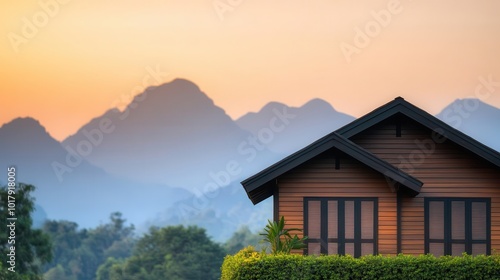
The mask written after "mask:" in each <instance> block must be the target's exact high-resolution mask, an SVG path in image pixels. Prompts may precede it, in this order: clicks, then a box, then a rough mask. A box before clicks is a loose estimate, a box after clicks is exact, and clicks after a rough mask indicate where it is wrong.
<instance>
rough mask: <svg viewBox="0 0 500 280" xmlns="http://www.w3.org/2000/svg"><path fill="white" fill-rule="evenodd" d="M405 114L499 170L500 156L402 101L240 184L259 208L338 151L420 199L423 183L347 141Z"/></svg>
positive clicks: (369, 115)
mask: <svg viewBox="0 0 500 280" xmlns="http://www.w3.org/2000/svg"><path fill="white" fill-rule="evenodd" d="M397 114H402V115H404V116H406V117H408V118H410V119H412V120H414V121H416V122H417V123H420V124H421V125H423V126H425V127H427V128H429V129H431V130H433V131H435V132H437V133H439V134H441V135H442V136H444V137H446V139H448V140H450V141H452V142H454V143H456V144H458V145H459V146H461V147H463V148H465V149H467V150H469V151H471V152H472V153H474V154H476V155H477V156H479V157H481V158H483V159H485V160H487V161H488V162H490V163H492V164H493V165H495V166H498V167H500V153H498V152H497V151H495V150H493V149H491V148H489V147H488V146H486V145H484V144H482V143H480V142H479V141H477V140H474V139H473V138H471V137H469V136H467V135H466V134H464V133H462V132H460V131H458V130H457V129H455V128H453V127H451V126H449V125H448V124H446V123H444V122H443V121H441V120H439V119H437V118H436V117H434V116H432V115H430V114H429V113H427V112H425V111H424V110H422V109H420V108H418V107H416V106H415V105H413V104H411V103H409V102H407V101H405V100H404V99H403V98H401V97H397V98H395V99H394V100H393V101H391V102H389V103H387V104H385V105H383V106H381V107H379V108H377V109H375V110H373V111H372V112H370V113H368V114H366V115H364V116H363V117H360V118H358V119H357V120H355V121H353V122H351V123H349V124H347V125H345V126H343V127H341V128H340V129H338V130H336V131H335V132H332V133H330V134H328V135H326V136H325V137H323V138H321V139H319V140H317V141H316V142H314V143H312V144H310V145H309V146H307V147H305V148H303V149H302V150H300V151H298V152H296V153H294V154H292V155H290V156H288V157H286V158H284V159H283V160H281V161H279V162H277V163H275V164H273V165H271V166H269V167H268V168H266V169H264V170H262V171H261V172H259V173H257V174H255V175H254V176H252V177H250V178H248V179H246V180H244V181H243V182H241V184H242V185H243V187H244V188H245V190H246V192H247V195H248V197H249V198H250V200H251V201H252V202H253V203H254V204H257V203H259V202H261V201H262V200H264V199H266V198H268V197H270V196H271V195H273V194H274V190H275V186H276V183H275V182H276V179H277V178H278V177H279V176H280V175H282V174H284V173H286V172H288V171H290V170H291V169H293V168H295V167H297V166H299V165H301V164H303V163H305V162H306V161H308V160H310V159H312V158H314V157H316V156H318V155H319V154H321V153H323V152H325V151H328V150H329V149H332V148H335V149H337V150H340V151H342V152H344V153H345V154H347V155H349V156H351V157H352V158H354V159H356V160H358V161H360V162H362V163H363V164H365V165H366V166H368V167H370V168H372V169H374V170H376V171H378V172H380V173H382V174H383V175H385V176H386V177H388V178H390V179H392V180H393V181H394V182H395V183H397V184H399V185H401V186H403V187H406V190H407V191H408V192H409V194H410V195H417V194H418V193H419V191H420V188H421V187H422V185H423V183H422V182H421V181H419V180H418V179H416V178H414V177H412V176H410V175H409V174H407V173H405V172H403V171H401V170H399V169H398V168H396V167H395V166H393V165H391V164H389V163H388V162H386V161H384V160H382V159H380V158H378V157H376V156H375V155H373V154H372V153H370V152H368V151H366V150H365V149H363V148H361V147H360V146H358V145H356V144H354V143H353V142H351V141H350V140H348V138H351V137H352V136H354V135H356V134H358V133H360V132H362V131H364V130H366V129H368V128H370V127H372V126H374V125H376V124H378V123H380V122H382V121H384V120H386V119H388V118H390V117H393V116H395V115H397Z"/></svg>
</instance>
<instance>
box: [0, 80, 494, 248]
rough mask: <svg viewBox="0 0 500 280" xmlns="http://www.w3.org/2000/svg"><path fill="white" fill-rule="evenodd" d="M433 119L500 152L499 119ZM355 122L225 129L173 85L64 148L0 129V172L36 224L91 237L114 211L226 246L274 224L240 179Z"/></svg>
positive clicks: (316, 109) (232, 123)
mask: <svg viewBox="0 0 500 280" xmlns="http://www.w3.org/2000/svg"><path fill="white" fill-rule="evenodd" d="M387 101H388V100H381V105H382V104H383V103H384V102H387ZM459 108H462V109H461V110H462V111H460V110H459ZM464 110H465V111H464ZM437 117H439V118H440V119H442V120H444V121H445V122H447V123H449V124H450V125H452V126H455V127H456V128H458V129H460V130H462V131H464V132H465V133H467V134H469V135H470V136H472V137H474V138H476V139H478V140H479V141H481V142H483V143H485V144H486V145H489V146H490V147H492V148H494V149H496V150H500V141H499V140H500V130H499V129H498V128H499V124H498V123H497V120H499V119H500V109H498V108H495V107H492V106H490V105H487V104H485V103H483V102H481V101H479V100H473V99H464V100H456V101H455V102H453V103H452V104H450V105H449V106H447V107H446V108H444V109H443V110H442V112H441V113H440V114H438V115H437ZM352 120H354V118H353V117H352V116H349V115H346V114H344V113H341V112H337V111H336V110H335V109H334V108H333V107H332V106H331V105H330V104H328V103H327V102H325V101H323V100H320V99H313V100H311V101H310V102H308V103H306V104H304V105H303V106H301V107H298V108H294V107H289V106H287V105H285V104H281V103H277V102H271V103H269V104H267V105H266V106H264V107H263V108H262V109H261V110H260V111H259V112H256V113H248V114H246V115H244V116H242V117H241V118H239V119H237V120H232V119H231V118H230V117H229V116H228V115H227V114H226V113H225V112H224V110H223V109H222V108H219V107H217V106H215V105H214V103H213V102H212V100H211V99H210V98H209V97H208V96H207V95H206V94H205V93H203V92H201V91H200V89H199V88H198V87H197V86H196V85H195V84H193V83H192V82H190V81H187V80H183V79H176V80H174V81H172V82H170V83H167V84H163V85H161V86H157V87H150V88H148V89H147V90H146V91H145V92H144V93H142V94H141V95H138V96H136V97H135V99H134V100H133V101H132V102H131V103H130V104H129V105H128V107H127V108H126V109H125V110H123V111H120V110H118V109H116V108H112V109H110V110H109V111H107V112H105V113H104V114H103V115H101V116H97V117H96V118H94V119H92V120H91V121H90V122H89V123H87V124H86V125H84V126H83V127H81V128H80V129H79V130H78V131H77V133H76V134H74V135H71V136H70V137H68V138H67V139H65V140H64V141H62V143H61V142H58V141H56V140H54V139H53V138H52V137H51V136H50V135H49V134H48V133H47V132H46V130H45V128H44V127H43V126H42V125H41V124H40V123H39V122H38V121H36V120H34V119H32V118H19V119H15V120H13V121H11V122H9V123H7V124H5V125H3V126H2V127H1V128H0V166H3V167H5V170H6V167H8V166H10V165H15V166H16V167H17V177H18V181H22V182H27V183H31V184H34V185H36V186H37V191H36V193H35V198H36V202H37V204H38V205H40V206H41V210H40V211H39V213H38V216H37V217H41V218H43V217H44V215H43V214H44V213H46V216H47V217H48V218H49V219H65V220H71V221H75V222H77V223H78V224H80V225H81V226H83V227H91V226H95V225H97V224H99V223H100V222H104V221H106V220H107V217H108V215H109V214H110V213H111V212H113V211H121V212H122V213H124V216H125V217H126V218H127V219H128V220H129V221H130V222H132V223H134V224H135V225H136V226H138V228H139V229H141V228H142V229H144V228H145V227H146V226H150V225H168V224H177V223H182V224H198V225H200V226H203V227H205V228H207V229H208V232H209V234H210V235H212V236H213V237H214V238H215V239H216V240H223V239H225V238H227V237H229V236H230V234H231V233H232V232H233V231H234V230H235V229H237V228H238V227H239V226H240V225H242V224H247V225H249V226H250V227H251V228H252V229H255V230H257V229H261V228H262V227H263V226H264V224H265V222H266V220H267V219H268V218H270V217H271V216H272V202H271V200H268V201H265V202H264V203H261V204H259V205H258V206H253V205H252V204H251V202H250V201H249V200H248V198H247V197H246V194H245V193H244V191H243V188H242V187H241V185H239V182H240V181H241V180H242V179H244V178H246V177H248V176H250V175H252V174H254V173H255V172H258V171H259V170H261V169H263V168H265V167H267V165H269V164H271V163H273V162H275V161H277V160H279V159H281V158H282V157H284V156H286V155H288V154H290V153H292V152H294V151H296V150H298V149H300V148H302V147H303V146H305V145H307V144H309V143H310V142H312V141H314V140H316V139H318V138H320V137H321V136H323V135H325V134H327V133H329V132H331V131H333V130H335V129H337V128H339V127H340V126H342V125H344V124H346V123H348V122H350V121H352ZM5 180H6V178H5V176H0V183H1V184H5Z"/></svg>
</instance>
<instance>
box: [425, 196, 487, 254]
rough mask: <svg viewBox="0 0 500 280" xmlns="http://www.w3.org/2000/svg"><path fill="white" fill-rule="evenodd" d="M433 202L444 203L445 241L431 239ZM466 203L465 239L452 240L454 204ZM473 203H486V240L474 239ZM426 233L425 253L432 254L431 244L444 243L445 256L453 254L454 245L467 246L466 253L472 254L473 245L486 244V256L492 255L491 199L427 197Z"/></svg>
mask: <svg viewBox="0 0 500 280" xmlns="http://www.w3.org/2000/svg"><path fill="white" fill-rule="evenodd" d="M433 201H439V202H443V210H444V225H443V226H444V236H443V239H430V236H429V235H430V232H429V231H430V226H429V215H430V213H429V212H430V211H429V204H430V202H433ZM454 201H459V202H464V203H465V217H464V218H465V237H464V239H452V225H451V215H452V214H451V209H452V202H454ZM473 202H480V203H486V240H473V239H472V209H471V205H472V203H473ZM424 231H425V236H424V238H425V253H426V254H428V253H430V252H429V251H430V250H429V246H430V243H443V245H444V255H451V254H452V250H451V248H452V244H465V252H466V253H467V254H469V255H471V254H472V244H486V255H491V198H461V197H426V198H424Z"/></svg>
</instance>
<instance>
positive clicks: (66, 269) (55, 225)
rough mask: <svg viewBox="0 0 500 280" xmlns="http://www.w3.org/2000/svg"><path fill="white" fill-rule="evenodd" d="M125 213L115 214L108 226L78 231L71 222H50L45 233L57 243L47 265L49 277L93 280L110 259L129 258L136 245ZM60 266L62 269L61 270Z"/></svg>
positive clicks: (131, 227)
mask: <svg viewBox="0 0 500 280" xmlns="http://www.w3.org/2000/svg"><path fill="white" fill-rule="evenodd" d="M125 222H126V220H125V219H123V218H122V214H121V213H118V212H116V213H112V214H111V215H110V221H109V223H107V224H104V225H100V226H98V227H96V228H94V229H88V230H87V229H82V230H79V229H78V225H77V224H76V223H74V222H69V221H47V222H46V223H45V224H44V226H43V231H44V232H46V233H47V234H49V235H50V237H51V239H52V240H53V244H54V246H53V254H54V259H53V261H52V262H51V263H49V264H47V265H45V271H46V272H45V275H44V276H45V278H46V279H48V280H50V279H54V280H55V279H68V280H93V279H95V277H96V272H97V269H98V268H99V266H100V265H101V264H103V263H104V262H105V261H106V260H107V259H108V258H116V259H121V258H127V257H129V256H130V255H131V254H132V248H133V246H134V242H135V241H134V239H133V233H134V226H133V225H131V226H126V225H125ZM58 266H59V267H58Z"/></svg>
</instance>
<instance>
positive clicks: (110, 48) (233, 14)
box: [0, 0, 500, 140]
mask: <svg viewBox="0 0 500 280" xmlns="http://www.w3.org/2000/svg"><path fill="white" fill-rule="evenodd" d="M352 2H354V1H347V0H345V1H330V0H322V1H299V0H287V1H285V0H274V1H244V0H215V1H214V0H203V1H199V0H195V1H180V0H179V1H177V0H174V1H168V0H162V1H159V0H151V1H130V0H121V1H116V0H108V1H95V0H90V1H79V0H64V1H63V0H59V1H56V0H40V1H17V2H16V1H14V2H12V1H2V2H1V3H0V22H1V25H0V34H3V37H2V38H3V40H0V61H1V64H0V65H1V67H0V77H1V78H0V79H1V80H0V81H1V82H0V94H1V96H0V125H1V124H3V123H6V122H8V121H10V120H12V119H13V118H15V117H19V116H32V117H34V118H36V119H38V120H40V122H41V123H42V124H43V125H44V126H45V127H46V128H47V130H48V131H49V132H50V133H51V135H52V136H53V137H55V138H56V139H58V140H62V139H64V138H65V137H67V136H68V135H69V134H71V133H74V132H75V131H76V130H77V129H78V128H79V127H80V126H81V125H83V124H85V123H86V122H88V121H89V120H90V119H91V118H93V117H96V116H98V115H100V114H102V113H103V112H105V111H106V110H107V109H109V108H110V107H112V106H114V105H117V104H123V102H120V100H121V99H125V100H127V99H128V96H130V95H131V94H136V93H137V87H138V86H142V84H143V80H144V79H145V78H147V77H148V75H150V74H149V73H150V72H151V70H147V69H159V71H160V72H163V73H168V75H164V74H162V75H160V76H159V77H157V79H148V80H147V81H146V83H147V84H149V85H154V84H157V83H158V82H168V81H170V80H172V79H174V78H176V77H182V78H186V79H189V80H191V81H193V82H194V83H196V84H198V85H199V86H200V88H201V89H202V90H203V91H204V92H205V93H207V94H208V95H209V96H210V97H211V98H212V99H213V100H214V102H215V103H216V105H218V106H220V107H222V108H224V109H225V110H226V112H227V113H228V114H229V115H230V116H231V117H233V118H237V117H239V116H241V115H242V114H244V113H246V112H248V111H257V110H258V109H260V108H261V107H262V106H263V105H264V104H266V103H267V102H269V101H280V102H284V103H286V104H288V105H291V106H300V105H302V104H303V103H305V102H307V101H308V100H310V99H312V98H315V97H319V98H322V99H325V100H327V101H328V102H330V103H331V104H332V105H333V106H334V107H335V108H336V109H337V110H339V111H343V112H345V113H348V114H351V115H354V116H361V115H362V114H364V113H366V112H368V111H370V110H372V109H373V108H375V107H377V106H379V105H382V104H383V103H385V102H387V101H389V100H391V99H393V98H394V97H396V96H398V95H401V96H403V97H405V99H407V100H409V101H410V102H413V103H414V104H415V105H417V106H420V107H422V108H424V109H426V110H427V111H429V112H431V113H437V112H438V111H439V109H441V108H442V107H444V106H446V105H447V104H448V103H450V102H451V101H453V100H454V99H456V98H464V97H467V96H473V95H474V89H475V88H476V86H477V85H478V83H479V81H478V77H479V76H483V77H488V76H489V75H491V77H492V79H493V80H495V81H500V54H499V52H498V51H499V50H500V16H499V15H500V14H499V13H500V1H495V0H485V1H480V2H479V1H453V0H446V1H417V0H414V1H410V0H406V1H396V0H390V1H386V0H384V1H366V2H363V3H360V2H359V1H356V3H352ZM43 3H45V4H43ZM214 5H215V6H216V7H218V8H219V10H217V9H216V8H215V7H214ZM231 5H232V6H231ZM217 11H218V12H217ZM374 14H375V15H374ZM376 14H378V15H379V17H380V18H382V20H381V19H379V21H380V22H381V23H382V24H381V23H377V22H376V21H374V20H375V17H377V15H376ZM383 15H386V16H387V15H389V16H390V19H389V18H387V17H385V18H384V17H383ZM384 20H385V21H384ZM30 27H32V28H30ZM33 27H34V28H33ZM356 28H358V29H359V30H364V31H363V32H364V33H366V32H371V33H370V34H371V35H366V36H367V38H368V40H367V41H365V42H362V41H359V40H358V41H355V36H356ZM366 28H368V31H366ZM370 28H371V29H370ZM13 38H14V39H13ZM358 39H359V38H358ZM356 42H358V43H356ZM360 42H361V43H363V44H360ZM346 45H349V46H352V48H356V53H353V54H352V55H350V56H349V58H350V61H348V59H346V55H345V54H344V53H343V51H342V49H341V46H346ZM351 50H352V49H351ZM483 101H485V102H487V103H489V104H492V105H494V106H497V107H500V87H497V90H496V91H495V92H492V94H491V95H490V96H489V97H488V98H485V99H483Z"/></svg>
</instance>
